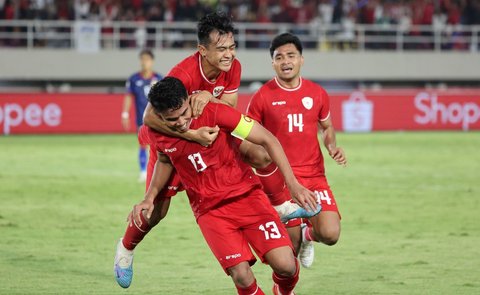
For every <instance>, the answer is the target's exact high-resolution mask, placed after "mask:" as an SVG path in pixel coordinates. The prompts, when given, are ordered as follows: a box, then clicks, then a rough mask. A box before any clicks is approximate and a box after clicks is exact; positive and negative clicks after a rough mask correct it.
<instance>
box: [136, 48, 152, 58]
mask: <svg viewBox="0 0 480 295" xmlns="http://www.w3.org/2000/svg"><path fill="white" fill-rule="evenodd" d="M142 55H148V56H150V57H151V58H152V59H155V56H154V55H153V52H152V51H151V50H150V49H142V51H140V53H139V54H138V56H139V57H142Z"/></svg>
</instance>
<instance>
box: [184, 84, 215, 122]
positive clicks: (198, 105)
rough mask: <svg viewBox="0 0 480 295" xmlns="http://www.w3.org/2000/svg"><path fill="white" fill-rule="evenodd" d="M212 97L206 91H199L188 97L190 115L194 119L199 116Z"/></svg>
mask: <svg viewBox="0 0 480 295" xmlns="http://www.w3.org/2000/svg"><path fill="white" fill-rule="evenodd" d="M212 97H213V95H212V94H211V93H210V92H208V91H205V90H203V91H200V92H197V93H194V94H192V95H190V105H191V106H192V115H193V117H194V118H197V117H198V116H200V115H201V114H202V112H203V109H204V108H205V106H206V105H207V104H208V103H209V102H210V100H211V99H212Z"/></svg>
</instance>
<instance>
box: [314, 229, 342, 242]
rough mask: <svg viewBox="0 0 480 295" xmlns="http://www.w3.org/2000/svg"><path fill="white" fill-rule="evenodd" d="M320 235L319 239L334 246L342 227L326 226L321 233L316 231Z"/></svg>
mask: <svg viewBox="0 0 480 295" xmlns="http://www.w3.org/2000/svg"><path fill="white" fill-rule="evenodd" d="M315 235H317V236H319V237H320V238H319V240H320V241H321V242H322V243H324V244H325V245H327V246H333V245H335V244H336V243H337V242H338V239H339V238H340V228H324V229H323V230H322V231H321V232H320V233H315Z"/></svg>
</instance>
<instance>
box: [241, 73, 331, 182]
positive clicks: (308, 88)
mask: <svg viewBox="0 0 480 295" xmlns="http://www.w3.org/2000/svg"><path fill="white" fill-rule="evenodd" d="M329 104H330V103H329V97H328V94H327V92H326V91H325V90H324V89H323V88H322V87H320V86H319V85H317V84H315V83H314V82H312V81H309V80H305V79H302V78H300V85H299V86H298V87H296V88H293V89H288V88H285V87H282V86H281V85H280V83H279V82H278V81H277V79H276V78H274V79H272V80H270V81H268V82H267V83H265V84H264V85H263V86H262V87H261V88H260V89H259V90H258V91H257V92H256V93H255V94H254V95H253V97H252V99H251V100H250V103H249V105H248V108H247V114H248V115H249V116H250V117H251V118H253V119H255V120H257V121H258V122H259V123H261V124H262V125H263V126H264V127H265V128H267V129H268V130H269V131H270V132H272V133H273V135H275V136H276V137H277V138H278V140H279V141H280V143H281V144H282V147H283V149H284V150H285V153H286V155H287V158H288V161H289V162H290V165H291V166H292V169H293V172H294V174H295V176H298V177H315V176H323V175H325V167H324V163H323V156H322V152H321V150H320V144H319V142H318V137H317V136H318V123H319V121H323V120H327V119H328V118H329V116H330V105H329Z"/></svg>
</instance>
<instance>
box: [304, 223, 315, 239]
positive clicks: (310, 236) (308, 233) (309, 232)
mask: <svg viewBox="0 0 480 295" xmlns="http://www.w3.org/2000/svg"><path fill="white" fill-rule="evenodd" d="M312 231H313V228H312V227H310V226H307V228H306V229H305V240H307V241H315V238H314V236H313V232H312Z"/></svg>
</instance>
